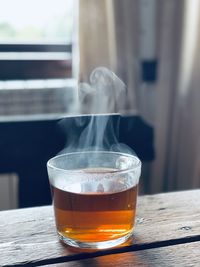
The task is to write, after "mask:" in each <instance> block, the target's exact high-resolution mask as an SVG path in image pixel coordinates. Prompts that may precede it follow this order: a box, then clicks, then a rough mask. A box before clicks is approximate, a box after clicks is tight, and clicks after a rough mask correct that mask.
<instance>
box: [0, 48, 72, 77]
mask: <svg viewBox="0 0 200 267" xmlns="http://www.w3.org/2000/svg"><path fill="white" fill-rule="evenodd" d="M13 53H14V54H15V55H17V58H13V55H14V54H13ZM20 53H23V57H22V58H20ZM30 53H31V55H32V57H30ZM21 55H22V54H21ZM26 55H27V57H26ZM42 55H44V57H42ZM52 55H53V57H52ZM1 56H3V58H1ZM71 77H72V44H67V43H1V44H0V80H21V79H56V78H59V79H61V78H71Z"/></svg>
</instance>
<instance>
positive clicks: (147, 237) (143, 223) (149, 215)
mask: <svg viewBox="0 0 200 267" xmlns="http://www.w3.org/2000/svg"><path fill="white" fill-rule="evenodd" d="M0 266H4V267H5V266H48V267H55V266H59V267H63V266H66V267H75V266H76V267H83V266H94V267H95V266H98V267H101V266H102V267H104V266H114V267H118V266H145V267H146V266H167V267H169V266H200V190H192V191H182V192H177V193H167V194H158V195H152V196H142V197H139V199H138V207H137V223H136V226H135V232H134V237H133V238H132V240H130V241H129V242H127V243H126V244H124V245H121V246H119V247H116V248H112V249H106V250H99V251H83V250H78V249H74V248H70V247H67V246H65V245H63V244H62V243H61V242H59V240H58V238H57V235H56V232H55V225H54V218H53V210H52V207H50V206H46V207H39V208H27V209H19V210H11V211H2V212H0Z"/></svg>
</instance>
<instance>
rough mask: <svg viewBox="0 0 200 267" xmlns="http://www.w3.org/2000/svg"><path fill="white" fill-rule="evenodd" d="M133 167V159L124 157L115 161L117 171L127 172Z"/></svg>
mask: <svg viewBox="0 0 200 267" xmlns="http://www.w3.org/2000/svg"><path fill="white" fill-rule="evenodd" d="M132 165H133V159H132V158H127V157H124V156H121V157H119V158H118V159H117V160H116V168H117V169H118V170H127V169H129V168H131V166H132Z"/></svg>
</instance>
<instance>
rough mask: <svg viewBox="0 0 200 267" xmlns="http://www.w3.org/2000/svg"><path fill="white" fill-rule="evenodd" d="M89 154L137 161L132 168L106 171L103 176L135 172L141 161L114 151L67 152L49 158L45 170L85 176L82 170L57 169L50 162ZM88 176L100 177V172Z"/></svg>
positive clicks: (130, 155)
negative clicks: (116, 156)
mask: <svg viewBox="0 0 200 267" xmlns="http://www.w3.org/2000/svg"><path fill="white" fill-rule="evenodd" d="M90 153H93V154H95V153H96V154H97V153H98V154H110V155H111V154H115V155H120V156H125V157H128V158H132V159H134V160H137V161H136V162H135V164H134V166H132V167H129V168H125V169H116V170H106V172H104V174H112V173H115V174H118V173H119V174H121V173H126V172H130V171H133V170H136V169H138V168H141V165H142V163H141V161H140V159H139V158H138V157H137V156H136V155H132V154H128V153H123V152H115V151H101V150H97V151H92V150H91V151H89V150H87V151H77V152H69V153H63V154H59V155H56V156H54V157H52V158H50V159H49V160H48V161H47V168H49V169H52V170H56V171H62V172H64V173H70V174H79V175H80V174H85V173H86V172H85V171H83V169H71V170H70V169H69V170H67V169H64V168H59V167H56V166H54V165H53V164H52V161H53V160H55V159H57V158H61V157H64V156H70V155H76V154H90ZM87 174H88V175H89V174H91V175H94V174H95V175H102V172H97V171H96V172H95V171H93V172H91V173H89V172H88V173H87Z"/></svg>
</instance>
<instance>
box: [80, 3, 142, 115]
mask: <svg viewBox="0 0 200 267" xmlns="http://www.w3.org/2000/svg"><path fill="white" fill-rule="evenodd" d="M136 27H137V1H135V0H123V1H121V0H81V1H80V2H79V51H80V69H79V77H80V80H81V81H88V77H89V75H90V73H91V71H92V70H93V69H94V68H96V67H99V66H104V67H107V68H109V69H110V70H112V71H113V72H115V73H116V74H117V75H118V76H119V77H120V78H121V79H122V80H123V81H124V82H125V83H126V85H127V87H128V88H127V89H128V90H127V97H126V109H128V110H130V109H134V110H135V109H136V107H137V105H136V87H137V86H136V84H137V74H136V70H135V64H136V61H137V43H136V40H137V38H136Z"/></svg>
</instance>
